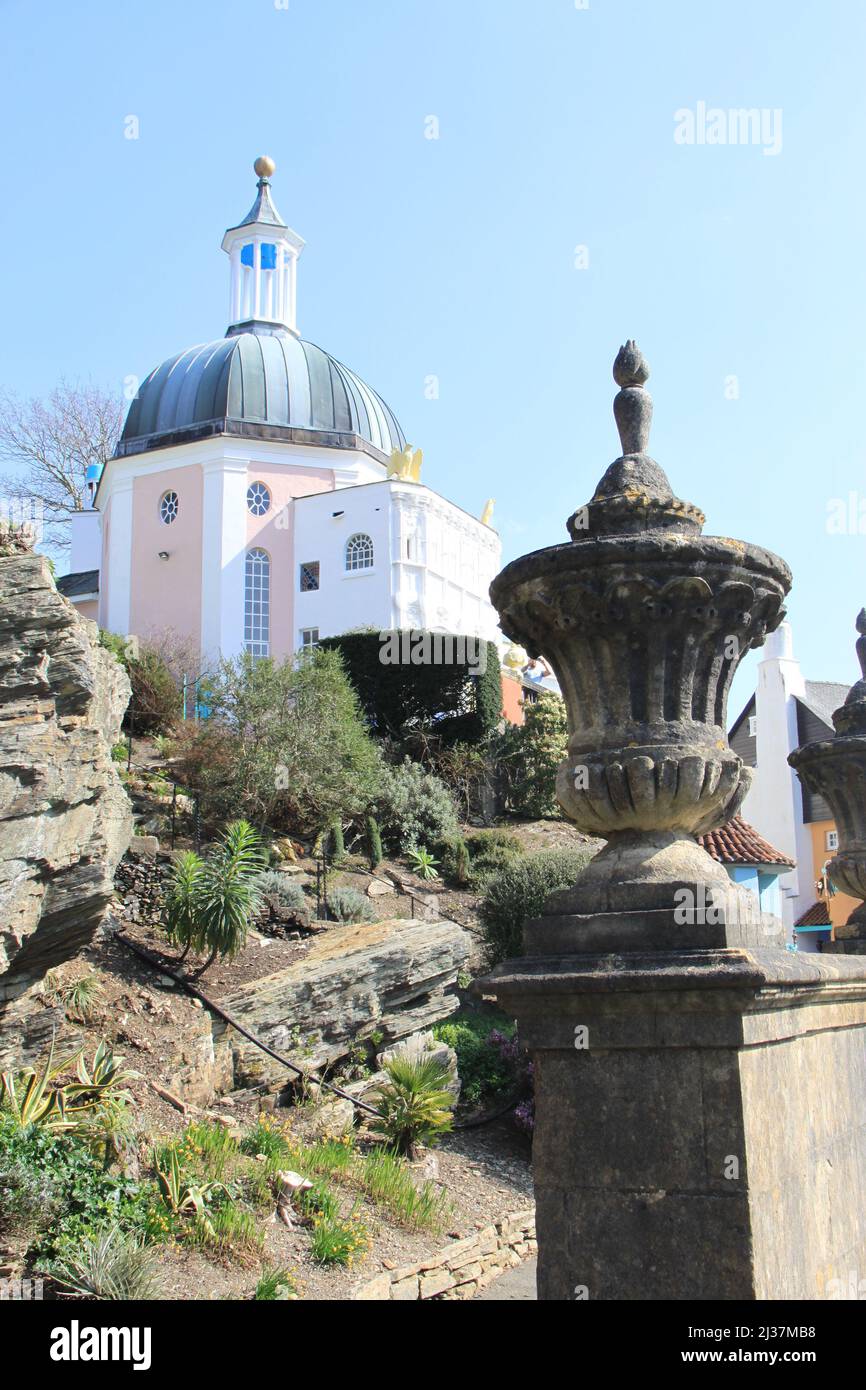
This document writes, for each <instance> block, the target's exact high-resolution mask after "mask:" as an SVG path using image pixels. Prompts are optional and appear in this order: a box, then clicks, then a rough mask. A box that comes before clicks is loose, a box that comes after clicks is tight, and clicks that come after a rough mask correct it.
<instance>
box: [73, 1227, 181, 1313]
mask: <svg viewBox="0 0 866 1390" xmlns="http://www.w3.org/2000/svg"><path fill="white" fill-rule="evenodd" d="M51 1273H52V1275H53V1277H54V1278H55V1279H56V1280H57V1282H58V1283H59V1284H61V1285H62V1286H63V1288H64V1289H65V1290H66V1291H67V1293H69V1294H71V1295H73V1296H75V1297H78V1298H96V1299H102V1300H107V1301H110V1302H130V1301H133V1300H134V1301H139V1300H148V1301H152V1300H153V1299H157V1298H159V1296H160V1293H161V1291H162V1290H161V1279H160V1275H159V1270H158V1265H157V1256H156V1254H155V1253H154V1252H153V1251H152V1250H151V1249H149V1248H148V1247H147V1246H146V1245H145V1244H144V1243H143V1241H141V1240H140V1239H138V1238H137V1237H135V1236H131V1235H127V1234H125V1233H124V1232H123V1231H122V1230H121V1229H120V1227H119V1226H109V1227H108V1228H107V1229H106V1230H104V1231H102V1232H100V1233H97V1234H96V1235H95V1236H94V1237H93V1238H92V1239H90V1240H85V1241H84V1242H83V1243H82V1245H81V1246H80V1248H79V1249H78V1250H76V1251H73V1252H71V1253H69V1254H67V1255H66V1256H65V1257H64V1258H63V1259H62V1260H60V1261H59V1262H58V1263H57V1264H56V1265H55V1266H54V1268H53V1269H52V1270H51Z"/></svg>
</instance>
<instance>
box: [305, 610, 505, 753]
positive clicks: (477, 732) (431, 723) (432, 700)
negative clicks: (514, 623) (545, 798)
mask: <svg viewBox="0 0 866 1390" xmlns="http://www.w3.org/2000/svg"><path fill="white" fill-rule="evenodd" d="M434 636H435V638H438V640H439V644H440V645H439V647H438V648H437V649H435V650H438V652H439V655H440V656H441V657H442V658H443V659H442V660H437V661H421V660H418V659H417V657H418V655H419V653H420V652H421V649H422V646H423V644H424V642H425V641H426V640H428V639H429V638H431V637H434ZM384 639H385V642H386V643H388V645H389V648H391V649H392V650H393V651H394V653H395V655H396V656H397V657H398V658H399V659H396V660H391V661H383V660H382V651H383V635H382V634H380V633H379V632H376V631H369V632H368V631H364V632H349V633H344V634H343V635H342V636H339V637H328V638H325V639H324V641H323V642H322V647H324V648H325V649H326V650H332V651H337V652H339V653H340V655H341V657H342V659H343V662H344V664H345V669H346V672H347V674H348V677H349V680H350V681H351V682H352V685H353V687H354V689H355V690H356V691H357V692H358V697H359V699H360V701H361V706H362V708H363V710H364V712H365V714H366V717H367V720H368V722H369V725H370V728H371V729H372V730H373V732H374V733H375V734H376V735H377V736H379V737H383V738H391V739H397V740H401V739H403V738H404V737H405V736H406V735H407V734H411V733H414V732H417V731H418V730H424V731H429V732H432V733H434V734H435V736H436V738H437V740H438V741H439V742H440V743H442V744H444V745H450V744H453V743H455V742H459V741H463V742H466V743H476V742H478V741H479V740H481V739H484V738H485V737H486V736H487V735H488V734H489V733H490V732H491V730H493V729H495V728H496V726H497V724H498V723H499V719H500V717H501V709H502V685H501V680H500V672H499V653H498V651H497V649H496V644H495V643H494V642H488V643H487V644H486V651H485V652H483V653H482V655H483V657H484V665H485V670H484V672H483V673H481V674H478V672H477V666H478V664H479V663H478V662H477V661H476V662H471V661H469V660H467V657H473V656H475V655H476V653H475V652H474V651H471V650H467V649H466V639H465V638H464V639H462V641H461V639H460V638H453V637H451V638H449V637H448V635H447V634H443V633H437V634H435V635H434V634H424V633H422V632H412V633H410V632H408V631H407V632H392V633H386V634H384ZM449 642H450V645H449ZM482 645H483V644H482ZM413 651H414V652H415V654H416V660H414V661H413V660H412V659H411V658H412V653H413ZM404 655H406V656H408V657H409V660H408V661H404V660H402V657H403V656H404ZM449 656H451V657H453V658H454V659H453V660H450V661H449V660H448V657H449Z"/></svg>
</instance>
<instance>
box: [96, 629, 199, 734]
mask: <svg viewBox="0 0 866 1390" xmlns="http://www.w3.org/2000/svg"><path fill="white" fill-rule="evenodd" d="M99 638H100V642H101V644H102V646H103V647H106V648H107V649H108V650H109V651H110V652H112V653H113V654H114V656H115V657H116V659H117V660H118V661H119V662H120V664H121V665H122V666H123V667H124V668H125V670H126V674H127V675H128V676H129V683H130V685H131V686H132V695H131V697H130V701H129V704H128V706H127V709H126V713H125V714H124V716H123V727H124V729H125V730H127V732H131V733H133V734H137V735H139V736H142V735H145V734H166V733H168V732H169V731H170V730H171V729H173V728H174V726H175V725H176V724H177V722H178V720H179V719H180V718H181V716H182V714H183V696H182V693H181V686H180V681H179V679H178V678H177V677H176V676H175V674H174V673H173V671H172V669H171V666H170V664H169V661H168V660H167V657H166V652H165V651H163V650H162V649H161V647H160V645H159V644H158V643H155V642H154V643H149V642H146V643H142V644H141V645H140V646H137V645H136V644H135V643H133V642H131V641H130V639H129V638H126V637H119V636H118V635H117V634H116V633H112V632H100V634H99Z"/></svg>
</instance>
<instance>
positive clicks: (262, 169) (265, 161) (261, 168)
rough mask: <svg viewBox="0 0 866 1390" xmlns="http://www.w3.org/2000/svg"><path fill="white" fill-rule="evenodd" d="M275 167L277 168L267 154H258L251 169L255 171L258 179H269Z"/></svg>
mask: <svg viewBox="0 0 866 1390" xmlns="http://www.w3.org/2000/svg"><path fill="white" fill-rule="evenodd" d="M276 167H277V166H276V164H275V163H274V161H273V160H272V159H271V157H270V155H267V154H260V155H259V157H258V159H257V160H256V162H255V164H254V165H253V168H254V169H255V171H256V173H257V174H258V176H259V178H260V179H269V178H270V177H271V175H272V174H273V173H274V172H275V170H276Z"/></svg>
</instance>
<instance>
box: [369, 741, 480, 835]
mask: <svg viewBox="0 0 866 1390" xmlns="http://www.w3.org/2000/svg"><path fill="white" fill-rule="evenodd" d="M376 810H377V818H378V821H379V825H380V827H381V830H382V835H383V837H384V838H385V840H386V841H387V842H388V843H389V844H390V845H392V846H393V847H394V848H395V849H397V850H398V851H401V852H405V851H406V850H408V849H417V848H418V846H419V845H434V844H438V843H439V842H440V841H442V840H448V839H452V838H454V837H456V836H457V835H459V833H460V825H459V823H458V820H457V811H456V809H455V806H454V801H453V799H452V797H451V793H450V792H449V791H448V788H447V787H446V786H445V785H444V783H443V782H441V781H440V780H439V778H438V777H436V776H435V775H434V774H433V773H432V772H426V771H425V770H424V768H423V767H421V766H420V765H419V764H418V763H412V762H410V761H409V759H408V758H406V759H405V761H404V762H402V763H398V764H397V765H396V766H392V765H389V764H386V765H384V766H383V768H382V773H381V781H380V787H379V794H378V796H377V799H376Z"/></svg>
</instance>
